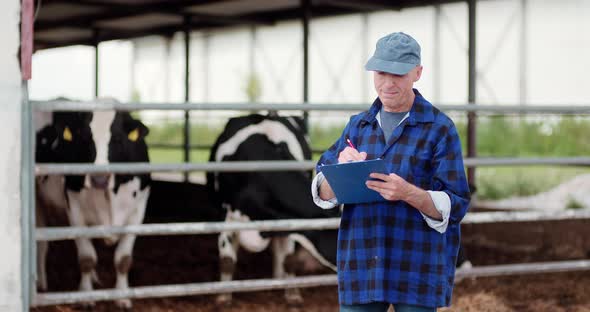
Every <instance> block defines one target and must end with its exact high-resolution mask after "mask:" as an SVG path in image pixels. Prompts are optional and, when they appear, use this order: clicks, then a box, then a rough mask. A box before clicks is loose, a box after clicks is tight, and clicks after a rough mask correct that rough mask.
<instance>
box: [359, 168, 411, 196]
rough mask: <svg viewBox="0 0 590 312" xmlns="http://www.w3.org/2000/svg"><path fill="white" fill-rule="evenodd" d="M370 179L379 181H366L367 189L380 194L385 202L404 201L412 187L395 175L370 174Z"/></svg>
mask: <svg viewBox="0 0 590 312" xmlns="http://www.w3.org/2000/svg"><path fill="white" fill-rule="evenodd" d="M371 178H373V179H379V180H381V181H374V180H368V181H367V182H366V184H367V187H368V188H370V189H372V190H373V191H375V192H377V193H379V194H381V196H383V198H385V199H387V200H404V201H405V198H406V195H407V194H408V193H409V191H410V187H411V186H412V185H411V184H410V183H408V182H406V180H404V179H402V178H401V177H400V176H398V175H397V174H395V173H390V174H388V175H387V174H383V173H371Z"/></svg>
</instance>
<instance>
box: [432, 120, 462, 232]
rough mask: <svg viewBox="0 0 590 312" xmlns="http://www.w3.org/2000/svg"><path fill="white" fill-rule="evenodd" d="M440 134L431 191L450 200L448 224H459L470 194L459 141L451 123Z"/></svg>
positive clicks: (435, 152) (435, 153) (436, 148)
mask: <svg viewBox="0 0 590 312" xmlns="http://www.w3.org/2000/svg"><path fill="white" fill-rule="evenodd" d="M449 122H450V124H449V125H446V126H444V127H443V128H442V129H441V131H440V132H442V133H443V136H442V137H441V138H440V140H439V143H438V144H437V145H436V147H435V151H434V161H433V167H434V168H433V169H434V176H433V184H432V186H433V187H432V191H440V192H445V193H446V194H447V196H448V197H449V199H450V212H449V221H448V222H449V223H450V224H459V223H460V222H461V220H463V217H465V214H466V213H467V209H468V207H469V200H470V197H471V195H470V193H469V185H468V184H467V177H466V176H465V168H464V166H463V156H462V153H461V141H460V139H459V134H458V133H457V129H456V128H455V125H454V124H453V123H452V121H449Z"/></svg>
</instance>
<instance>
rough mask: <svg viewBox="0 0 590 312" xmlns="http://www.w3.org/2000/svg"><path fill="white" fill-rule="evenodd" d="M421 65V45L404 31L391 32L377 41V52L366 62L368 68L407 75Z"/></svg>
mask: <svg viewBox="0 0 590 312" xmlns="http://www.w3.org/2000/svg"><path fill="white" fill-rule="evenodd" d="M418 65H420V45H419V44H418V42H416V40H414V38H412V37H411V36H410V35H408V34H405V33H403V32H395V33H392V34H389V35H387V36H385V37H383V38H381V39H379V41H377V46H376V47H375V53H374V54H373V56H372V57H371V58H370V59H369V61H367V64H365V69H366V70H372V71H381V72H386V73H390V74H396V75H405V74H407V73H408V72H409V71H410V70H412V69H413V68H414V67H416V66H418Z"/></svg>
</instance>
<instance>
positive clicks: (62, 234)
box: [35, 209, 590, 241]
mask: <svg viewBox="0 0 590 312" xmlns="http://www.w3.org/2000/svg"><path fill="white" fill-rule="evenodd" d="M566 219H590V209H582V210H564V211H555V212H545V211H518V212H516V211H508V212H477V213H469V214H467V215H466V216H465V218H464V219H463V221H462V223H463V224H469V223H496V222H527V221H541V220H543V221H558V220H566ZM339 225H340V218H323V219H286V220H263V221H248V222H193V223H189V222H187V223H153V224H140V225H128V226H116V227H110V226H91V227H44V228H38V229H37V230H36V231H35V239H36V240H37V241H56V240H67V239H75V238H77V237H84V238H100V237H108V236H112V235H121V234H135V235H189V234H191V235H193V234H212V233H219V232H224V231H244V230H259V231H297V230H327V229H337V228H338V227H339Z"/></svg>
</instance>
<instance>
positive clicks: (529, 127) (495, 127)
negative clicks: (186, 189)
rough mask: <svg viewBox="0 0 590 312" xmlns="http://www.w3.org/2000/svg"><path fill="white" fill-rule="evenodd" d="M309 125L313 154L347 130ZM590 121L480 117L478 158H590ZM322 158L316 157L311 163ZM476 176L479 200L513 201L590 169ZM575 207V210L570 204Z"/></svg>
mask: <svg viewBox="0 0 590 312" xmlns="http://www.w3.org/2000/svg"><path fill="white" fill-rule="evenodd" d="M310 121H311V127H310V138H311V142H312V148H313V149H319V150H324V149H327V148H329V147H330V146H331V145H332V143H333V142H334V141H335V140H336V139H338V137H340V134H341V132H342V128H343V127H344V124H342V125H338V126H329V127H326V126H324V125H319V124H314V123H313V120H310ZM455 124H456V126H457V129H458V131H459V135H460V137H461V142H462V143H463V151H464V153H465V151H466V147H465V143H466V142H467V139H466V124H465V122H464V120H462V119H459V120H458V121H456V122H455ZM222 128H223V121H222V122H220V124H219V125H216V126H203V125H198V124H193V125H192V126H191V143H192V144H199V145H212V144H213V143H214V141H215V139H216V138H217V136H218V135H219V133H221V130H222ZM182 130H183V128H182V124H181V123H180V122H173V123H167V124H159V125H150V135H149V136H148V144H153V143H166V144H178V145H180V144H181V143H182V133H183V131H182ZM588 133H590V119H588V118H581V117H570V116H566V117H563V118H556V117H547V118H545V117H543V118H537V119H531V118H528V119H527V118H520V117H518V116H509V117H499V116H493V117H480V118H479V119H478V125H477V153H478V156H481V157H533V156H534V157H573V156H584V155H590V140H588V139H587V134H588ZM182 155H183V154H182V151H181V150H180V149H178V150H171V149H161V148H150V159H151V160H152V162H155V163H175V162H182V161H183V156H182ZM208 157H209V152H208V150H193V151H192V152H191V161H192V162H206V161H207V160H208ZM319 157H320V154H319V153H314V155H313V159H314V160H317V159H319ZM476 172H477V177H476V181H477V188H478V197H479V198H482V199H499V198H505V197H509V196H526V195H532V194H535V193H538V192H542V191H546V190H548V189H550V188H552V187H554V186H556V185H558V184H560V183H562V182H564V181H566V180H568V179H571V178H572V177H574V176H576V175H578V174H582V173H590V168H581V167H548V166H516V167H479V168H477V170H476ZM572 205H574V204H572Z"/></svg>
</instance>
